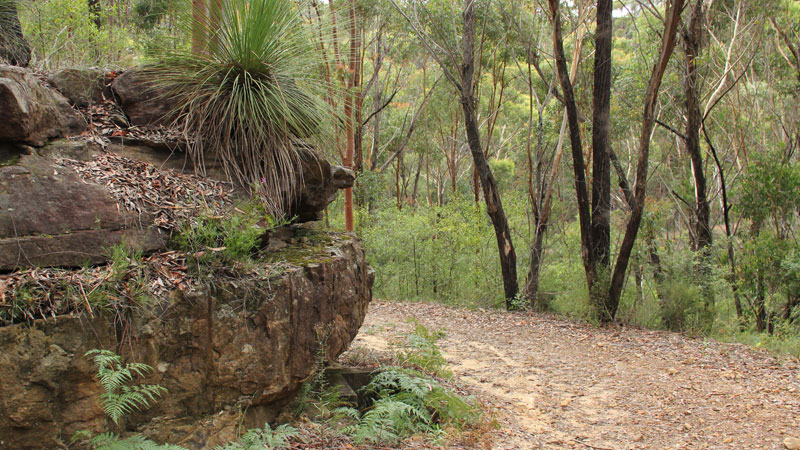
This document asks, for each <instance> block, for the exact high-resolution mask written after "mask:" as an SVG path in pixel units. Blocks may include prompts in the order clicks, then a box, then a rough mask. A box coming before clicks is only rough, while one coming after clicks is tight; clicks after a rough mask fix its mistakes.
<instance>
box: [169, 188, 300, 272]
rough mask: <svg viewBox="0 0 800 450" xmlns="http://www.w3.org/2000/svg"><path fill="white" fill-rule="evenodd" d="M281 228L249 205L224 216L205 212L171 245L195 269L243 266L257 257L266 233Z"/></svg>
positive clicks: (189, 224) (180, 233)
mask: <svg viewBox="0 0 800 450" xmlns="http://www.w3.org/2000/svg"><path fill="white" fill-rule="evenodd" d="M284 224H285V222H284V221H278V220H275V219H273V218H272V216H270V215H269V214H267V213H266V211H264V208H263V206H261V205H260V204H258V203H253V202H249V203H244V204H241V205H239V206H238V207H236V208H233V210H232V211H231V212H229V213H226V214H225V215H216V214H214V213H211V212H206V213H204V214H200V215H198V216H196V217H194V218H192V219H191V220H190V221H188V222H187V223H186V224H184V226H183V227H182V229H181V230H180V232H179V233H178V234H177V235H175V236H173V238H172V241H171V245H172V246H174V248H176V249H179V250H181V251H185V252H187V253H189V254H191V255H193V257H194V258H195V260H196V262H197V263H198V265H201V264H202V265H208V264H226V263H227V264H233V263H237V262H239V263H242V262H244V263H247V262H250V261H252V260H253V258H254V257H255V256H257V255H258V252H259V250H260V247H259V245H260V243H261V240H262V238H263V237H264V235H265V234H266V233H267V231H269V230H271V229H273V228H276V227H278V226H281V225H284Z"/></svg>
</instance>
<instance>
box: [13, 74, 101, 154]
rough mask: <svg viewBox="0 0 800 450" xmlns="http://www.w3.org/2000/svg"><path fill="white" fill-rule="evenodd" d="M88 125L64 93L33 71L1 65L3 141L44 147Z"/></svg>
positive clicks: (78, 131)
mask: <svg viewBox="0 0 800 450" xmlns="http://www.w3.org/2000/svg"><path fill="white" fill-rule="evenodd" d="M85 127H86V124H85V123H84V121H83V120H82V119H81V117H80V115H79V114H78V113H77V111H75V110H73V109H72V108H71V107H70V105H69V102H68V101H67V99H66V98H64V96H62V95H61V94H59V93H58V92H56V91H54V90H52V89H48V88H47V87H46V86H45V85H44V84H43V83H42V82H41V81H39V80H38V79H36V77H34V76H33V74H32V73H31V72H30V71H28V70H26V69H22V68H19V67H13V66H7V65H2V64H0V142H21V143H25V144H30V145H35V146H41V145H44V144H45V143H47V141H48V139H50V138H56V137H61V136H65V135H70V134H77V133H80V132H81V131H82V130H83V129H84V128H85Z"/></svg>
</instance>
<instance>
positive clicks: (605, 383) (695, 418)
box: [351, 301, 800, 450]
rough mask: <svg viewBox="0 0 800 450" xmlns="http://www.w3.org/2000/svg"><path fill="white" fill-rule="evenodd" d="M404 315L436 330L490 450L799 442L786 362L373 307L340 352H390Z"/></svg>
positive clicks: (644, 333)
mask: <svg viewBox="0 0 800 450" xmlns="http://www.w3.org/2000/svg"><path fill="white" fill-rule="evenodd" d="M410 317H415V318H417V319H418V320H419V321H420V322H421V323H423V324H424V325H425V326H426V327H428V328H429V329H432V330H436V329H443V330H444V331H445V333H446V336H445V338H444V339H442V340H441V341H439V347H440V348H441V349H442V351H443V353H444V356H445V357H446V359H447V361H448V363H449V368H450V369H451V370H452V371H453V372H454V374H455V380H456V383H458V384H460V385H462V386H464V387H465V388H466V389H467V390H469V391H470V392H472V393H473V394H475V395H476V396H477V397H478V398H479V399H480V400H481V401H482V402H483V403H484V404H486V405H488V406H489V408H490V410H491V411H493V414H494V416H495V418H496V420H497V421H498V422H499V424H500V426H501V429H499V430H498V431H496V432H495V435H494V436H493V437H492V438H491V441H492V444H491V448H493V449H572V448H582V449H589V450H592V449H594V450H611V449H613V450H623V449H684V448H685V449H747V450H750V449H770V450H772V449H785V448H786V446H785V444H784V442H785V440H786V439H787V438H800V365H798V361H797V360H793V359H790V358H775V357H773V356H772V355H770V354H769V353H767V352H766V351H759V350H756V349H751V348H747V347H745V346H741V345H733V344H722V343H717V342H714V341H710V340H702V339H690V338H687V337H684V336H682V335H679V334H674V333H667V332H660V331H648V330H639V329H633V328H616V327H606V328H598V327H594V326H591V325H587V324H578V323H571V322H567V321H564V320H560V319H556V318H553V317H551V316H547V315H528V314H527V313H524V314H522V313H520V314H512V313H505V312H501V311H469V310H461V309H452V308H448V307H444V306H440V305H433V304H420V303H386V302H379V301H375V302H373V303H372V305H371V306H370V311H369V314H368V315H367V318H366V321H365V323H364V326H363V327H362V329H361V332H360V334H359V336H358V337H357V338H356V340H355V342H354V343H353V346H352V348H353V350H352V351H351V353H353V352H363V353H367V352H377V353H380V352H384V351H390V350H391V343H392V342H395V341H396V340H397V339H398V337H399V336H402V335H404V334H405V333H407V332H408V331H409V330H410V329H411V325H410V324H409V323H408V322H407V320H408V318H410ZM790 440H791V439H790Z"/></svg>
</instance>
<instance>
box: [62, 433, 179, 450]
mask: <svg viewBox="0 0 800 450" xmlns="http://www.w3.org/2000/svg"><path fill="white" fill-rule="evenodd" d="M84 437H85V438H86V440H87V442H86V446H87V447H89V448H90V449H92V450H186V449H185V448H184V447H181V446H178V445H171V444H163V445H161V444H158V443H156V442H153V441H151V440H149V439H147V438H145V437H144V436H140V435H134V436H130V437H127V438H124V439H123V438H121V437H120V436H119V435H117V434H115V433H111V432H108V433H102V434H98V435H97V436H93V437H92V436H89V435H87V434H84V433H78V434H76V436H73V438H72V441H73V443H74V442H80V441H81V440H82V439H83V438H84Z"/></svg>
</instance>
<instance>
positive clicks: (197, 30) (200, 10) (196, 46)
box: [192, 0, 208, 55]
mask: <svg viewBox="0 0 800 450" xmlns="http://www.w3.org/2000/svg"><path fill="white" fill-rule="evenodd" d="M206 20H208V14H207V9H206V1H205V0H192V21H193V24H192V53H194V54H195V55H199V54H200V53H202V52H203V49H204V48H205V45H206V38H207V36H206V35H205V28H206Z"/></svg>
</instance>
